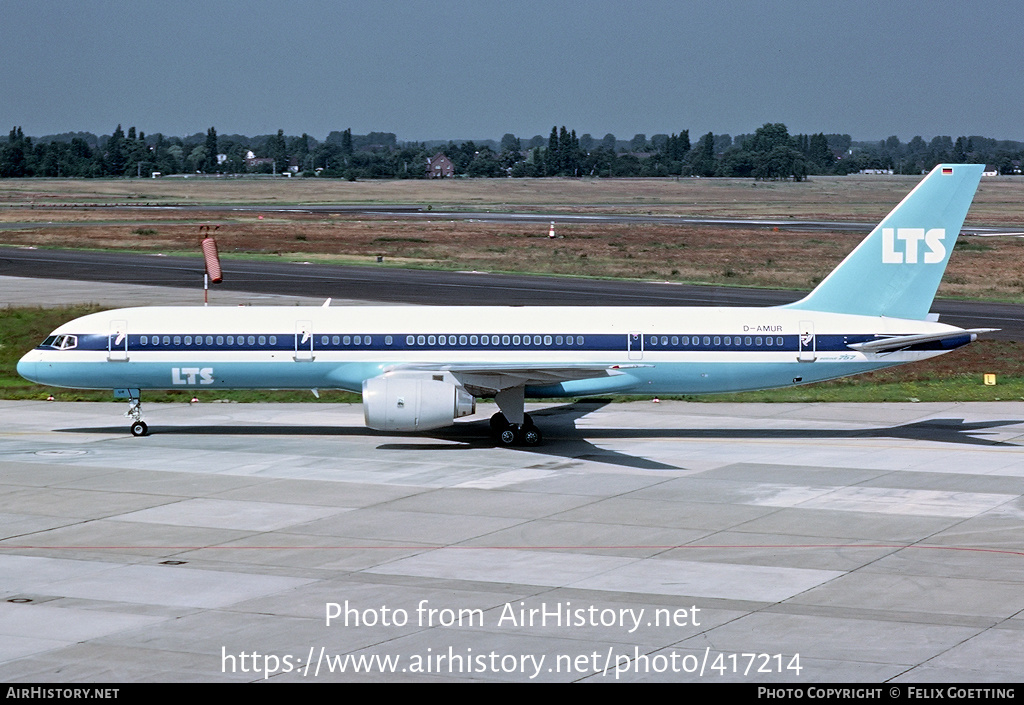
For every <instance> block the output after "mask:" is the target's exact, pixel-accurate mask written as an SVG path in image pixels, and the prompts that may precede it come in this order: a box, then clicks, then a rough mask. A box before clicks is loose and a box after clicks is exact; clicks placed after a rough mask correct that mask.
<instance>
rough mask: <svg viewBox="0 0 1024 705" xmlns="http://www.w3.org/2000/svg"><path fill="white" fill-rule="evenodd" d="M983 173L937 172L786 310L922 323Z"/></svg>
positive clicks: (970, 167) (978, 168)
mask: <svg viewBox="0 0 1024 705" xmlns="http://www.w3.org/2000/svg"><path fill="white" fill-rule="evenodd" d="M983 170H984V165H981V164H939V165H938V166H937V167H935V168H934V169H932V171H931V173H930V174H928V176H926V177H925V178H924V179H923V180H922V181H921V183H919V184H918V185H917V187H916V188H915V189H914V190H913V191H911V192H910V193H909V194H908V195H907V197H906V198H904V199H903V200H902V201H901V202H900V204H899V205H898V206H896V207H895V208H894V209H893V210H892V212H891V213H889V215H887V216H886V217H885V219H883V220H882V222H881V223H879V224H878V226H877V227H875V229H874V230H872V231H871V234H870V235H868V236H867V237H866V238H864V240H863V242H861V243H860V245H858V246H857V248H856V249H855V250H854V251H853V252H851V253H850V254H849V255H848V256H847V257H846V259H844V260H843V261H842V263H841V264H840V265H839V266H838V267H836V268H835V269H834V270H833V271H832V273H831V274H829V275H828V276H827V277H825V279H824V280H822V282H821V283H820V284H818V286H817V287H816V288H815V289H814V291H812V292H811V293H810V294H808V295H807V296H806V297H804V298H803V299H801V300H800V301H797V302H795V303H792V304H788V305H787V306H786V307H785V308H795V309H802V310H809V311H826V312H830V313H854V314H860V315H864V316H889V317H892V318H910V319H919V320H924V319H925V318H926V317H927V316H928V309H930V308H931V305H932V300H933V299H934V298H935V291H936V290H937V289H938V288H939V281H940V280H941V279H942V274H943V272H945V271H946V263H947V262H948V261H949V255H950V254H951V253H952V251H953V245H954V244H956V238H957V235H959V234H960V228H961V227H963V224H964V218H965V217H966V216H967V209H968V208H970V207H971V201H972V200H974V193H975V191H977V189H978V183H979V182H980V181H981V172H982V171H983Z"/></svg>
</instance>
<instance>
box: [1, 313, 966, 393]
mask: <svg viewBox="0 0 1024 705" xmlns="http://www.w3.org/2000/svg"><path fill="white" fill-rule="evenodd" d="M933 334H943V335H946V336H949V337H945V338H942V339H939V340H931V341H926V342H921V343H917V344H913V345H908V346H906V347H905V348H904V349H901V350H896V351H883V352H863V351H859V350H857V349H855V348H851V347H850V345H851V344H857V343H865V342H870V341H874V340H877V339H878V338H879V336H883V337H890V336H893V337H902V336H912V335H933ZM971 339H972V334H970V333H966V332H964V331H961V330H960V329H958V328H955V327H953V326H948V325H943V324H940V323H932V322H928V321H914V320H901V319H890V318H884V317H877V316H874V317H872V316H856V315H848V314H822V313H811V312H805V311H798V310H792V309H786V308H782V307H773V308H703V307H700V308H698V307H690V308H643V307H586V308H583V307H547V306H545V307H463V306H423V307H419V306H415V307H414V306H395V307H376V306H359V307H348V308H325V307H315V308H307V307H284V306H282V307H232V308H228V307H204V308H193V307H166V308H158V307H145V308H128V309H118V310H113V311H104V312H101V313H95V314H91V315H88V316H84V317H82V318H79V319H77V320H75V321H72V322H70V323H68V324H65V325H63V326H61V327H60V328H58V329H56V330H55V331H54V332H53V333H52V334H51V336H50V337H48V338H47V339H46V341H44V342H43V344H41V345H40V346H39V347H37V348H36V349H35V350H33V351H32V352H30V353H28V354H27V355H25V357H24V358H22V360H21V362H20V363H19V364H18V372H19V373H20V374H21V375H22V376H24V377H26V378H27V379H31V380H34V381H38V382H40V383H43V384H49V385H53V386H58V387H70V388H79V389H139V390H153V389H160V390H163V389H196V390H201V389H312V388H320V389H345V390H348V391H352V392H361V391H362V387H363V382H364V381H365V380H367V379H370V378H372V377H376V376H378V375H381V374H384V373H386V372H388V371H390V370H395V369H427V368H432V369H436V370H440V371H444V370H451V369H455V370H459V369H472V370H474V371H476V372H477V373H479V372H480V371H481V370H488V369H492V368H493V369H494V370H500V371H501V372H502V373H504V374H514V373H515V371H516V370H523V374H526V372H527V371H528V370H537V371H539V370H543V369H544V368H548V367H555V368H558V369H559V370H571V369H572V368H573V367H579V368H580V369H582V370H590V369H594V368H602V369H607V370H608V371H609V374H606V375H602V376H600V377H589V376H588V377H586V378H583V379H567V380H562V381H554V382H553V383H545V381H544V380H540V379H532V380H531V382H530V384H529V385H527V386H526V393H527V396H543V397H566V396H570V397H574V396H583V395H589V394H608V393H621V394H707V393H716V392H736V391H745V390H751V389H765V388H771V387H785V386H789V385H792V384H801V383H809V382H818V381H821V380H827V379H833V378H836V377H843V376H847V375H852V374H858V373H861V372H868V371H871V370H876V369H879V368H882V367H888V366H891V365H896V364H901V363H906V362H914V361H917V360H923V359H926V358H929V357H933V356H935V355H939V354H942V353H944V352H948V351H949V350H952V349H954V348H956V347H959V346H961V345H964V344H966V343H968V342H970V341H971ZM534 374H535V376H536V374H539V373H534Z"/></svg>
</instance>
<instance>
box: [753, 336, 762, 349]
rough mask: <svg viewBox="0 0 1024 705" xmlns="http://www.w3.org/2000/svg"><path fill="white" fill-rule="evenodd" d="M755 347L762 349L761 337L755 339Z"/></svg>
mask: <svg viewBox="0 0 1024 705" xmlns="http://www.w3.org/2000/svg"><path fill="white" fill-rule="evenodd" d="M754 345H756V346H758V347H761V336H757V337H756V338H754Z"/></svg>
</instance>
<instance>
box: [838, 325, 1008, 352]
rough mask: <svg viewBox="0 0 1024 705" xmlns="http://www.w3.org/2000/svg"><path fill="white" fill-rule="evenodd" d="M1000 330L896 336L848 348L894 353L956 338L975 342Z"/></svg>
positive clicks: (988, 329) (854, 344)
mask: <svg viewBox="0 0 1024 705" xmlns="http://www.w3.org/2000/svg"><path fill="white" fill-rule="evenodd" d="M997 330H999V329H998V328H971V329H969V330H955V331H946V332H944V333H922V334H920V335H896V336H892V337H887V338H879V339H878V340H869V341H867V342H863V343H850V344H849V345H847V347H848V348H852V349H854V350H857V351H858V352H865V353H881V352H894V351H896V350H903V349H905V348H909V347H910V346H912V345H921V344H922V343H937V342H940V341H943V340H953V339H955V338H964V337H968V336H969V337H970V341H968V342H974V341H975V340H977V339H978V336H979V335H980V334H982V333H992V332H993V331H997Z"/></svg>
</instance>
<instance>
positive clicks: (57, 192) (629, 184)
mask: <svg viewBox="0 0 1024 705" xmlns="http://www.w3.org/2000/svg"><path fill="white" fill-rule="evenodd" d="M919 180H920V179H919V178H918V177H912V176H816V177H813V178H811V179H810V180H808V181H805V182H800V183H793V182H755V181H752V180H750V179H694V178H685V179H446V180H443V181H422V180H415V181H414V180H409V181H355V182H349V181H342V180H337V179H312V178H311V179H303V178H296V179H286V178H277V179H273V178H263V179H238V178H223V179H222V178H209V177H201V178H163V179H93V180H91V179H8V180H5V181H0V209H2V208H3V207H4V206H26V205H31V204H35V205H37V206H38V205H44V204H69V203H81V204H85V203H92V204H97V203H126V204H131V203H147V204H154V205H161V204H179V203H180V204H192V205H196V204H268V205H274V204H307V205H315V204H363V203H388V204H393V203H413V204H420V205H423V206H427V205H431V206H434V207H439V206H444V207H462V208H488V209H492V210H502V209H507V208H513V207H514V208H516V209H517V210H523V209H525V208H530V207H532V208H537V209H541V210H544V211H551V212H556V211H557V212H567V211H574V210H576V209H577V208H579V207H582V208H584V209H586V210H587V211H588V212H593V211H595V210H597V211H615V212H632V213H636V212H642V213H647V212H650V213H652V214H672V215H693V216H711V217H747V218H753V217H761V216H765V217H792V218H794V219H808V218H813V219H830V220H857V221H862V220H874V219H877V218H880V217H881V216H883V215H885V213H887V212H888V211H889V210H890V209H891V208H892V207H893V206H894V205H896V203H898V202H899V201H900V200H901V199H902V198H903V197H904V196H905V195H906V194H907V193H908V192H909V191H910V190H911V189H912V188H913V187H914V185H915V184H916V183H917V182H918V181H919ZM1022 203H1024V179H1021V178H1018V177H992V178H988V177H986V178H985V180H984V181H983V182H982V185H981V188H980V189H979V190H978V195H977V197H976V198H975V201H974V206H973V207H972V209H971V213H970V215H969V216H968V222H971V223H989V224H1001V225H1008V224H1014V223H1022V224H1024V209H1022V208H1021V204H1022Z"/></svg>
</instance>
